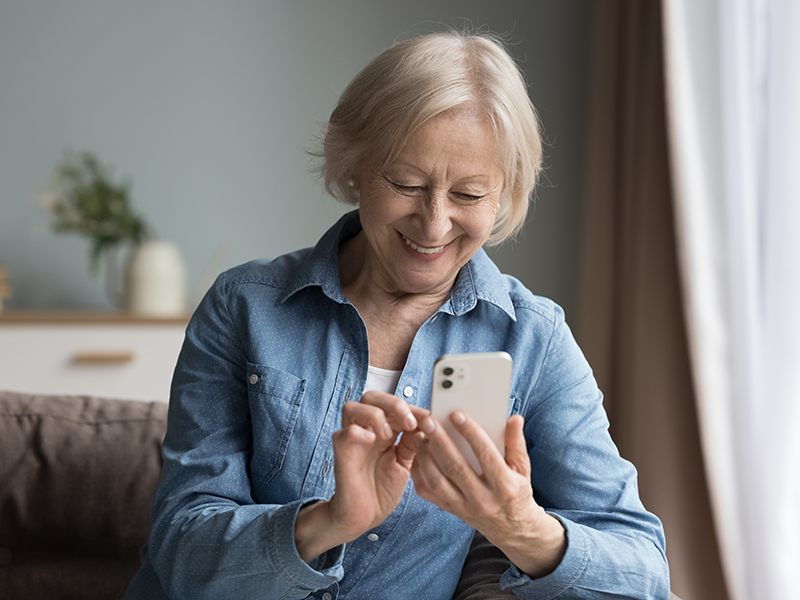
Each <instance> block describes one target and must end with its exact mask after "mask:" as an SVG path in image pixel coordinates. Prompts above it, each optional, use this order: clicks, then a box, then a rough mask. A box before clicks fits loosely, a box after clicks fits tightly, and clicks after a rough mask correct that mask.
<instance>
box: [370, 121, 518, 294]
mask: <svg viewBox="0 0 800 600" xmlns="http://www.w3.org/2000/svg"><path fill="white" fill-rule="evenodd" d="M356 186H357V187H359V191H360V196H361V198H360V215H361V224H362V226H363V228H364V234H365V235H366V238H367V244H366V256H365V257H364V259H365V263H364V266H366V267H368V268H370V269H371V271H370V272H369V273H370V276H371V277H372V278H373V283H375V284H378V285H380V286H382V287H383V288H384V289H385V290H386V291H388V292H390V293H393V294H398V293H400V294H425V293H434V294H435V293H446V292H447V291H449V289H450V287H452V285H453V282H454V281H455V278H456V275H457V274H458V271H459V269H460V268H461V267H462V266H463V265H464V264H465V263H466V262H467V261H468V260H469V259H470V258H471V257H472V255H473V254H475V252H477V251H478V249H479V248H480V247H481V246H482V245H483V243H484V242H485V241H486V239H487V238H488V237H489V235H490V234H491V232H492V227H493V225H494V218H495V213H496V212H497V206H498V202H499V199H500V193H501V191H502V189H503V171H502V170H501V168H500V167H499V166H498V164H497V163H496V161H495V137H494V133H493V131H492V128H491V125H489V123H487V122H486V120H485V119H483V118H481V117H480V116H479V115H477V114H473V113H471V112H458V113H455V114H443V115H439V116H437V117H434V118H433V119H431V120H429V121H428V122H426V123H425V124H424V125H422V126H421V127H420V128H419V129H417V130H416V131H415V132H414V134H413V135H412V136H411V137H410V138H409V140H408V142H407V143H406V145H405V147H404V148H403V150H402V152H400V155H399V156H398V157H397V159H396V160H395V161H394V162H392V163H390V164H389V165H388V166H387V167H385V168H383V169H381V170H380V171H377V172H370V173H368V174H367V175H365V176H363V177H361V178H359V179H358V180H357V181H356Z"/></svg>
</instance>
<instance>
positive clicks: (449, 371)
mask: <svg viewBox="0 0 800 600" xmlns="http://www.w3.org/2000/svg"><path fill="white" fill-rule="evenodd" d="M442 373H444V374H445V375H447V376H448V377H449V376H450V375H452V374H453V367H445V368H444V371H442Z"/></svg>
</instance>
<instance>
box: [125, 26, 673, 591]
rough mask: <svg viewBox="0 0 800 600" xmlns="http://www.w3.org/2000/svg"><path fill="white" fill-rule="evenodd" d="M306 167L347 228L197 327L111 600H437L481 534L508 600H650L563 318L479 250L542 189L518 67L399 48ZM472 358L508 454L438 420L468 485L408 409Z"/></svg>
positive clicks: (370, 75)
mask: <svg viewBox="0 0 800 600" xmlns="http://www.w3.org/2000/svg"><path fill="white" fill-rule="evenodd" d="M321 156H322V158H323V166H322V172H323V175H324V178H325V182H326V186H327V188H328V190H329V191H330V192H331V193H332V194H333V195H334V196H336V197H338V198H340V199H342V200H345V201H347V202H351V203H353V204H355V205H357V207H358V210H357V211H355V212H352V213H350V214H348V215H346V216H344V217H343V218H342V219H341V220H340V221H339V222H338V223H336V224H335V225H334V226H333V227H332V228H331V229H330V230H329V231H328V232H327V233H326V234H325V235H324V236H323V237H322V239H321V240H320V241H319V242H318V243H317V245H316V246H315V247H314V248H310V249H306V250H301V251H298V252H294V253H292V254H287V255H285V256H282V257H280V258H278V259H275V260H272V261H266V260H261V261H255V262H251V263H248V264H246V265H243V266H240V267H237V268H234V269H232V270H230V271H228V272H226V273H224V274H222V275H221V276H220V277H219V279H218V280H217V282H216V284H215V285H214V286H213V288H212V289H211V290H210V291H209V292H208V294H207V296H206V297H205V299H204V300H203V302H202V304H201V305H200V307H199V308H198V310H197V312H196V314H195V315H194V317H193V318H192V321H191V324H190V325H189V327H188V330H187V332H186V341H185V344H184V347H183V350H182V352H181V355H180V359H179V362H178V366H177V369H176V372H175V378H174V381H173V387H172V395H171V400H170V413H169V429H168V433H167V436H166V439H165V440H164V447H163V454H164V470H163V474H162V480H161V485H160V488H159V491H158V493H157V496H156V499H155V505H154V513H153V516H154V520H153V528H152V533H151V536H150V539H149V541H148V544H147V546H146V547H145V548H144V549H143V550H142V568H141V570H140V571H139V573H138V574H137V576H136V577H135V579H134V580H133V582H132V583H131V585H130V588H129V590H128V593H127V595H126V598H147V599H149V600H151V599H157V598H173V599H177V598H190V599H192V600H199V599H201V598H228V597H230V598H237V599H241V600H244V599H246V598H265V599H278V598H307V597H313V598H321V599H324V600H331V599H333V598H420V599H422V598H424V599H446V600H450V599H451V598H452V596H453V592H454V590H455V588H456V585H457V583H458V580H459V575H460V573H461V570H462V565H463V564H464V560H465V557H466V555H467V552H468V549H469V547H470V542H471V540H472V538H473V535H474V533H475V531H476V530H477V531H478V532H480V533H482V534H483V535H484V536H485V538H486V539H488V540H489V541H490V542H492V543H493V544H494V545H495V546H496V547H497V548H499V549H500V550H502V552H503V553H504V554H505V555H506V556H507V557H508V559H510V565H509V568H508V570H507V571H506V572H505V573H504V574H503V577H502V586H503V587H504V588H511V589H513V591H514V593H516V594H517V596H519V597H520V598H555V597H558V598H565V599H566V598H610V597H630V598H654V599H655V598H666V597H667V596H668V594H669V592H668V588H669V585H668V575H667V567H666V561H665V557H664V539H663V534H662V529H661V525H660V523H659V521H658V519H656V518H655V517H654V516H653V515H651V514H649V513H648V512H646V511H645V510H644V508H643V507H642V505H641V503H640V501H639V498H638V495H637V489H636V473H635V470H634V468H633V467H632V466H631V465H630V464H629V463H627V462H625V461H624V460H622V459H621V458H620V457H619V455H618V453H617V451H616V449H615V447H614V445H613V443H612V441H611V439H610V438H609V435H608V433H607V425H608V423H607V420H606V417H605V414H604V412H603V408H602V403H601V394H600V392H599V391H598V390H597V387H596V384H595V382H594V380H593V378H592V374H591V370H590V369H589V366H588V365H587V364H586V362H585V361H584V359H583V356H582V355H581V352H580V350H579V349H578V348H577V346H576V344H575V342H574V340H573V338H572V336H571V334H570V332H569V330H568V328H567V326H566V325H565V323H564V319H563V313H562V311H561V309H560V308H559V307H558V306H556V305H555V304H553V303H552V302H551V301H549V300H546V299H543V298H539V297H536V296H534V295H533V294H532V293H531V292H529V291H528V290H527V289H525V288H524V287H523V286H522V285H521V284H520V283H519V281H517V280H516V279H514V278H512V277H509V276H504V275H502V274H501V273H500V272H499V271H498V270H497V268H496V267H495V265H494V264H493V263H492V261H491V260H490V259H489V258H488V257H487V256H486V254H485V252H484V251H483V250H482V246H483V245H484V244H486V243H490V244H491V243H497V242H500V241H502V240H504V239H506V238H508V237H509V236H511V235H512V234H513V233H514V232H515V231H517V230H518V229H519V228H520V226H521V224H522V222H523V220H524V218H525V214H526V209H527V204H528V200H529V198H530V196H531V193H532V190H533V187H534V184H535V182H536V178H537V173H538V170H539V167H540V160H541V142H540V137H539V133H538V126H537V121H536V117H535V114H534V110H533V107H532V106H531V103H530V100H529V99H528V96H527V93H526V89H525V85H524V82H523V79H522V77H521V75H520V72H519V70H518V69H517V67H516V65H515V63H514V61H513V60H512V59H511V58H510V57H509V55H508V54H507V53H506V51H505V50H504V49H503V48H502V46H500V45H499V44H498V43H496V42H495V41H493V40H492V39H490V38H488V37H485V36H467V35H461V34H456V33H446V34H435V35H429V36H424V37H419V38H416V39H411V40H408V41H406V42H403V43H400V44H398V45H396V46H394V47H393V48H391V49H389V50H387V51H386V52H384V53H383V54H381V55H380V56H379V57H378V58H376V59H375V60H374V61H373V62H372V63H371V64H369V65H368V66H367V67H366V68H365V69H364V70H363V71H362V72H361V73H359V75H358V76H357V77H356V78H355V79H354V80H353V82H352V83H351V84H350V85H349V86H348V88H347V89H346V90H345V92H344V94H343V96H342V98H341V100H340V101H339V104H338V106H337V107H336V109H335V110H334V111H333V114H332V115H331V118H330V122H329V123H328V128H327V133H326V136H325V142H324V148H323V151H322V153H321ZM481 351H505V352H508V353H509V354H510V355H511V356H512V357H513V360H514V370H513V377H512V383H511V402H510V411H509V412H510V418H509V419H508V423H507V426H506V434H505V444H506V451H505V455H503V454H502V453H501V452H499V451H498V450H497V448H496V447H495V446H494V445H493V443H492V441H491V440H490V439H489V437H488V435H487V434H486V433H485V432H484V431H483V430H482V428H481V427H480V425H479V424H478V423H476V422H475V421H473V420H472V419H471V418H470V417H468V416H466V415H465V414H464V413H462V412H460V411H456V412H455V413H453V414H452V415H451V420H452V423H453V426H454V427H455V428H456V430H457V431H459V433H461V434H462V435H463V436H464V437H465V438H466V439H467V440H468V441H469V442H470V444H471V445H472V447H473V449H474V450H475V454H476V455H477V456H479V457H480V460H481V464H482V467H483V468H482V471H483V473H482V474H481V475H477V474H476V472H475V471H474V470H472V469H471V468H470V467H469V466H468V463H467V462H466V459H465V458H464V457H463V456H462V455H461V454H460V453H459V452H458V450H457V449H456V447H455V445H454V443H453V441H452V440H451V438H450V437H448V435H447V433H446V432H445V431H444V428H443V426H442V424H441V423H439V422H437V421H436V420H435V419H433V418H432V417H431V416H430V414H429V413H428V411H427V408H428V406H429V402H430V393H431V384H430V381H431V370H432V367H433V363H434V360H435V359H436V358H437V357H438V356H439V355H441V354H446V353H447V354H454V353H465V352H481ZM498 591H499V590H498Z"/></svg>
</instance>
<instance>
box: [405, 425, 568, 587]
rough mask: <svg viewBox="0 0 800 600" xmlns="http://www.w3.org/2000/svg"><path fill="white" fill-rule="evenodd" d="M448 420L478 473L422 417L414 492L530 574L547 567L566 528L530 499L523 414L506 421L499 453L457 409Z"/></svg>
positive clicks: (556, 557) (560, 549)
mask: <svg viewBox="0 0 800 600" xmlns="http://www.w3.org/2000/svg"><path fill="white" fill-rule="evenodd" d="M450 419H451V421H452V423H453V426H454V427H455V428H456V430H457V431H458V432H459V433H460V434H461V435H462V436H464V439H466V440H467V442H469V444H470V446H471V447H472V449H473V451H474V452H475V456H476V457H477V459H478V462H479V463H480V465H481V469H482V470H483V474H481V475H478V474H477V473H476V472H475V471H474V470H473V469H472V467H471V466H470V465H469V463H468V462H467V460H466V459H465V458H464V457H463V456H462V455H461V453H460V452H459V450H458V449H457V448H456V445H455V444H454V443H453V440H452V439H450V436H448V435H447V433H446V432H445V430H444V428H443V427H442V426H441V425H440V424H439V423H438V422H436V420H435V419H434V418H433V417H426V418H424V419H422V422H421V423H420V429H421V430H422V431H418V432H417V433H416V434H415V443H416V445H417V455H416V457H415V459H414V463H413V465H412V468H411V476H412V478H413V480H414V487H415V488H416V491H417V493H418V494H419V495H420V496H421V497H422V498H424V499H426V500H428V501H429V502H432V503H433V504H435V505H437V506H438V507H439V508H441V509H442V510H445V511H447V512H449V513H451V514H453V515H455V516H457V517H458V518H459V519H461V520H462V521H464V522H465V523H467V524H468V525H470V526H472V527H473V528H475V529H477V530H478V531H480V532H481V533H482V534H483V535H485V536H486V538H487V539H488V540H489V541H490V542H492V543H493V544H494V545H495V546H497V547H498V548H500V550H502V551H503V552H504V553H505V555H506V556H507V557H508V558H509V559H510V560H511V561H512V562H513V563H514V564H515V565H517V567H518V568H519V569H520V570H522V571H524V572H525V573H527V574H528V575H530V576H531V577H543V576H544V575H547V574H548V573H550V572H552V571H553V570H554V569H555V568H556V567H557V566H558V564H559V563H560V562H561V558H562V557H563V556H564V552H565V551H566V548H567V538H566V532H565V530H564V527H563V526H562V525H561V523H560V522H559V521H558V520H557V519H556V518H555V517H552V516H551V515H548V514H547V513H546V512H545V511H544V509H542V507H540V506H539V505H538V504H537V503H536V501H535V500H534V498H533V489H532V487H531V466H530V459H529V458H528V450H527V446H526V443H525V436H524V434H523V432H522V428H523V424H524V421H523V418H522V417H521V416H520V415H514V416H512V417H511V418H510V419H509V420H508V423H507V425H506V433H505V444H506V456H505V458H504V457H503V455H502V454H501V453H500V452H499V451H498V449H497V446H495V444H494V442H493V441H492V440H491V438H490V437H489V436H488V435H487V434H486V432H485V431H484V430H483V429H482V428H481V426H480V425H478V424H477V423H476V422H475V421H474V420H473V419H471V418H470V417H468V416H467V415H465V414H464V413H462V412H461V411H456V412H454V413H453V414H452V415H450Z"/></svg>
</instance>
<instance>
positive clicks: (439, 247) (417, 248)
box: [403, 236, 444, 254]
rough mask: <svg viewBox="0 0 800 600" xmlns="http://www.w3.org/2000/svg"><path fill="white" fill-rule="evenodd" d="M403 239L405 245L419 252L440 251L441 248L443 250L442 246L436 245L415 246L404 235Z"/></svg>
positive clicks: (432, 252) (434, 252) (431, 252)
mask: <svg viewBox="0 0 800 600" xmlns="http://www.w3.org/2000/svg"><path fill="white" fill-rule="evenodd" d="M403 240H404V241H405V243H406V245H408V246H411V249H412V250H416V251H417V252H419V253H420V254H436V253H437V252H441V251H442V250H444V246H437V247H436V248H422V247H420V246H417V245H416V244H415V243H414V242H412V241H411V240H410V239H408V238H407V237H406V236H403Z"/></svg>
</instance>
